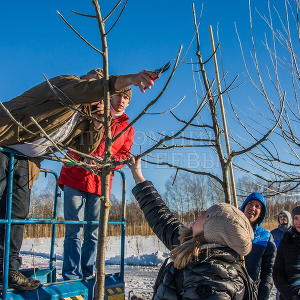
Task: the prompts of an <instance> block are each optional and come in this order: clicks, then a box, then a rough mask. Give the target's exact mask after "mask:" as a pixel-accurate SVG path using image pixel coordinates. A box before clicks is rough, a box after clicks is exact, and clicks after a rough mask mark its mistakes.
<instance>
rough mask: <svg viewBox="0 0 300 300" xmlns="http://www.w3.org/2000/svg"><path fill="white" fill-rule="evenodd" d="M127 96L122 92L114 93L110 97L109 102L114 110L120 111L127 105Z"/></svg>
mask: <svg viewBox="0 0 300 300" xmlns="http://www.w3.org/2000/svg"><path fill="white" fill-rule="evenodd" d="M129 100H130V99H129V97H127V96H126V95H123V94H115V95H112V96H111V98H110V104H111V105H112V107H113V109H114V110H115V111H116V112H122V111H124V110H125V109H126V107H127V106H128V105H129Z"/></svg>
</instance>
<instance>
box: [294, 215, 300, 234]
mask: <svg viewBox="0 0 300 300" xmlns="http://www.w3.org/2000/svg"><path fill="white" fill-rule="evenodd" d="M293 225H294V227H295V228H296V230H297V231H298V232H300V215H295V216H294V218H293Z"/></svg>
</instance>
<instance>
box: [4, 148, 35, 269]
mask: <svg viewBox="0 0 300 300" xmlns="http://www.w3.org/2000/svg"><path fill="white" fill-rule="evenodd" d="M8 161H9V155H8V154H7V153H4V152H0V199H1V200H0V219H5V218H6V207H7V203H6V193H7V183H8ZM29 206H30V190H29V189H28V160H27V159H26V157H22V156H15V162H14V179H13V196H12V214H11V215H12V219H25V218H26V217H27V215H28V212H29ZM23 233H24V225H22V224H14V225H12V227H11V238H10V261H9V268H10V270H18V269H19V267H20V266H21V264H22V259H21V257H20V256H19V253H20V249H21V246H22V241H23ZM4 243H5V225H4V224H0V272H2V271H3V259H4Z"/></svg>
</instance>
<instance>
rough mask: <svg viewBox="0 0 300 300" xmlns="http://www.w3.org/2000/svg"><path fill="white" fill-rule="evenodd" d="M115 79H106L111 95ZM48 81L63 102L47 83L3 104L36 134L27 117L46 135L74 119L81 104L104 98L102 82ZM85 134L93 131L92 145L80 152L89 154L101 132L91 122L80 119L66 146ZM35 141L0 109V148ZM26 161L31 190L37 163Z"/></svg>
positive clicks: (63, 78)
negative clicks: (36, 123) (34, 121)
mask: <svg viewBox="0 0 300 300" xmlns="http://www.w3.org/2000/svg"><path fill="white" fill-rule="evenodd" d="M116 78H117V77H115V76H112V77H110V79H109V91H110V93H114V91H115V90H114V84H115V80H116ZM50 82H51V84H52V85H53V86H55V87H56V88H57V89H56V90H57V92H58V94H59V95H61V97H60V98H61V99H62V100H63V103H62V101H61V100H60V99H59V97H58V96H57V95H56V94H55V93H54V92H53V91H52V90H51V88H50V87H49V85H48V83H47V82H43V83H41V84H39V85H37V86H35V87H33V88H31V89H30V90H28V91H26V92H24V93H23V94H21V95H20V96H18V97H16V98H14V99H12V100H10V101H8V102H5V103H3V104H4V106H5V107H6V108H7V109H8V110H9V111H10V113H11V114H12V115H13V116H14V118H15V119H16V120H17V121H18V122H20V123H21V124H22V125H23V126H24V127H26V128H27V129H29V130H30V131H32V132H34V133H35V134H38V133H39V131H40V130H39V129H38V127H37V126H36V125H35V124H34V123H33V122H32V121H31V120H30V117H34V119H35V120H36V121H37V122H38V123H39V125H40V126H41V127H42V128H43V129H44V130H45V132H46V133H47V134H50V133H52V132H54V131H55V130H57V129H58V128H59V127H60V126H62V125H63V124H64V123H65V122H66V121H68V120H69V119H70V118H71V117H72V116H73V114H74V113H75V110H73V109H72V108H75V109H81V106H82V104H85V103H87V104H88V103H92V102H95V101H98V100H100V99H103V97H104V86H103V83H104V79H97V80H96V79H95V80H83V79H80V78H79V77H76V76H71V75H62V76H57V77H54V78H52V79H50ZM66 105H67V106H66ZM84 132H92V134H93V137H92V141H93V143H92V144H90V143H89V145H87V147H86V148H85V149H82V148H81V149H80V150H81V151H82V150H83V151H84V152H85V153H88V154H89V153H91V152H92V151H93V150H95V149H96V148H97V146H98V144H99V143H100V141H101V136H102V134H103V133H102V130H98V131H97V130H95V129H94V126H93V124H92V122H91V121H90V120H88V119H86V118H81V120H80V121H79V123H78V124H77V126H76V127H75V129H74V130H73V131H72V132H71V134H70V135H69V137H68V138H67V140H66V141H65V144H66V145H69V146H74V145H75V144H76V138H79V136H82V133H84ZM38 138H39V137H37V136H32V135H31V134H30V133H28V132H27V131H26V130H24V129H22V128H20V127H18V126H17V125H16V124H15V123H14V121H12V120H11V118H10V117H9V116H8V115H7V113H6V112H5V111H4V110H3V109H2V108H0V147H6V146H9V145H13V144H23V143H30V142H33V141H34V140H37V139H38ZM29 161H30V163H29V181H30V183H29V186H30V187H31V185H32V183H33V181H34V180H35V179H36V178H37V176H38V172H39V161H40V160H38V159H30V160H29Z"/></svg>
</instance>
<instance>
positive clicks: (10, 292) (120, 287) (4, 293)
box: [0, 148, 126, 300]
mask: <svg viewBox="0 0 300 300" xmlns="http://www.w3.org/2000/svg"><path fill="white" fill-rule="evenodd" d="M0 152H7V153H8V154H9V168H8V181H7V199H6V201H7V210H6V219H0V224H5V227H6V230H5V251H4V268H3V270H4V272H3V282H2V290H1V291H0V299H1V300H35V299H37V300H71V299H72V300H75V299H78V300H83V299H84V300H92V299H93V290H94V285H95V277H91V278H84V279H78V280H68V281H57V279H56V277H57V276H56V254H55V247H54V246H55V240H56V229H57V228H56V227H57V225H58V224H99V222H94V221H66V220H64V221H60V220H58V218H57V208H58V198H59V197H60V190H59V187H58V186H57V185H56V188H55V196H54V209H53V216H52V218H50V219H26V220H19V219H12V217H11V212H12V193H13V176H14V156H15V154H16V152H14V151H11V150H8V149H1V148H0ZM41 171H42V172H45V173H46V174H47V173H50V174H52V175H53V176H54V177H55V179H56V180H57V174H56V173H55V172H53V171H51V170H45V169H42V170H41ZM116 172H118V173H119V174H120V175H121V179H122V217H121V220H120V221H109V222H108V224H110V225H119V226H120V234H121V239H120V240H121V249H120V271H119V272H117V273H112V274H106V277H105V298H104V299H105V300H121V299H122V300H123V299H125V281H124V268H125V266H124V258H125V230H126V202H125V201H126V200H125V191H126V182H125V175H124V173H123V172H122V171H120V170H116ZM12 224H52V233H51V244H50V255H49V267H45V268H37V269H34V268H30V269H23V270H20V272H22V273H23V274H24V275H25V276H26V277H29V278H30V277H31V278H36V279H38V280H40V281H41V282H42V283H43V286H42V287H41V288H39V289H37V290H34V291H17V290H14V289H10V288H9V286H8V274H9V255H10V236H11V226H12Z"/></svg>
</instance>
